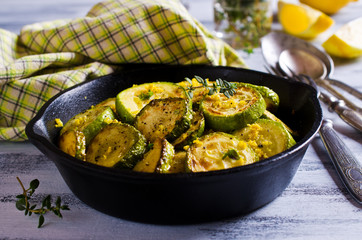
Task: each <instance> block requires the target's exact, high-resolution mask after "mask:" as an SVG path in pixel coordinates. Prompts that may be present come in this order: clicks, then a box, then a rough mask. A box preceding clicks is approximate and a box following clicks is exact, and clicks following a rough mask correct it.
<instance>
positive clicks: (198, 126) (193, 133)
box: [172, 111, 205, 149]
mask: <svg viewBox="0 0 362 240" xmlns="http://www.w3.org/2000/svg"><path fill="white" fill-rule="evenodd" d="M204 129H205V118H204V115H203V114H202V112H201V111H197V112H194V113H193V118H192V121H191V126H190V128H189V129H188V130H187V131H186V132H184V133H182V134H181V136H180V137H178V138H177V139H176V140H175V141H173V142H172V145H174V147H175V148H176V149H183V147H184V146H186V145H190V144H192V142H193V141H194V140H195V139H197V138H198V137H201V135H202V134H203V133H204Z"/></svg>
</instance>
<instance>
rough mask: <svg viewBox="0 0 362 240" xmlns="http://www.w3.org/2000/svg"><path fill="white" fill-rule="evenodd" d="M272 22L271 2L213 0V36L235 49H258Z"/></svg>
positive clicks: (262, 0)
mask: <svg viewBox="0 0 362 240" xmlns="http://www.w3.org/2000/svg"><path fill="white" fill-rule="evenodd" d="M272 21H273V11H272V0H214V23H215V34H216V36H217V37H219V38H221V39H223V40H224V41H225V42H227V43H229V44H230V45H231V46H232V47H233V48H235V49H244V50H251V49H253V48H255V47H259V46H260V38H261V37H262V36H264V35H265V34H267V33H268V32H269V31H270V29H271V25H272Z"/></svg>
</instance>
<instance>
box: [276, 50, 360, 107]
mask: <svg viewBox="0 0 362 240" xmlns="http://www.w3.org/2000/svg"><path fill="white" fill-rule="evenodd" d="M279 66H280V68H281V69H282V70H283V71H284V72H286V73H288V74H290V71H289V69H291V70H292V71H293V72H295V73H296V74H304V75H307V76H310V77H311V78H313V79H314V80H315V81H316V83H317V84H318V85H320V86H322V87H323V88H325V89H326V90H328V91H329V92H331V93H332V94H333V95H334V96H335V97H337V98H339V99H341V100H343V101H344V102H345V104H346V105H347V106H348V107H350V108H351V109H353V110H355V111H357V112H358V113H360V114H362V108H360V107H359V106H357V105H356V104H355V103H353V102H352V101H350V100H349V99H347V98H346V97H345V96H344V95H342V94H341V93H340V92H338V91H337V90H336V89H334V88H333V87H332V86H331V84H330V83H332V84H334V85H338V86H339V87H341V88H342V89H344V90H347V92H348V93H350V94H351V95H354V96H355V97H357V98H358V99H360V100H362V93H361V92H359V91H358V90H356V89H353V88H351V87H349V86H347V85H345V84H344V83H342V82H340V81H337V80H332V79H329V78H328V74H329V73H328V70H327V67H326V65H325V64H324V63H323V62H322V61H321V60H320V59H319V58H317V57H316V56H315V55H313V54H311V53H309V52H307V51H305V50H301V49H297V48H291V49H285V50H283V51H282V52H281V54H280V56H279ZM323 79H326V80H328V81H324V80H323Z"/></svg>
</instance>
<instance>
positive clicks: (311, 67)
mask: <svg viewBox="0 0 362 240" xmlns="http://www.w3.org/2000/svg"><path fill="white" fill-rule="evenodd" d="M279 67H280V68H281V69H282V70H283V71H284V72H285V73H287V74H288V75H291V72H290V70H292V71H293V72H294V73H296V74H304V75H308V76H310V77H311V78H313V79H324V78H325V77H326V76H327V67H326V65H325V64H324V63H323V62H322V61H321V60H320V59H319V58H317V57H315V56H314V55H312V54H310V53H308V52H306V51H304V50H300V49H294V48H292V49H286V50H284V51H283V52H282V53H281V54H280V56H279Z"/></svg>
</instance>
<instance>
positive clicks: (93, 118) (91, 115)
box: [60, 106, 116, 145]
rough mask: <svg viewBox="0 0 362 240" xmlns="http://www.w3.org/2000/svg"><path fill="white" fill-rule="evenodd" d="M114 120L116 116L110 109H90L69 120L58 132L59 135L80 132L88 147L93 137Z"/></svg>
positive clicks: (99, 107)
mask: <svg viewBox="0 0 362 240" xmlns="http://www.w3.org/2000/svg"><path fill="white" fill-rule="evenodd" d="M114 119H116V116H115V114H114V112H113V110H112V108H111V107H109V106H98V107H92V108H89V109H87V110H85V111H83V112H81V113H79V114H77V115H75V116H74V117H73V118H71V119H70V120H69V121H68V122H67V123H66V124H65V125H64V127H63V129H62V130H61V131H60V135H62V134H63V133H64V132H66V131H69V130H77V131H81V132H83V134H84V136H85V139H86V145H88V144H89V143H90V141H91V140H92V139H93V137H94V136H95V135H97V133H98V132H99V131H100V130H101V129H102V128H103V127H104V126H106V125H107V124H108V123H109V122H111V121H112V120H114Z"/></svg>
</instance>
